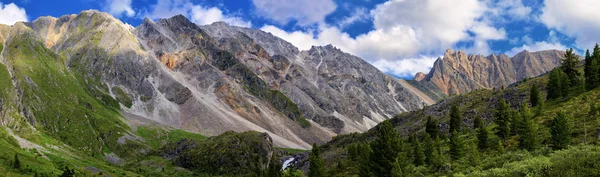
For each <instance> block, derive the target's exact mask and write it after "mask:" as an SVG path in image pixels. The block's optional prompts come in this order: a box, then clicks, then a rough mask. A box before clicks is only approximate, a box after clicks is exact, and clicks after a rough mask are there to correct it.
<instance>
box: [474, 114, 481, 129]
mask: <svg viewBox="0 0 600 177" xmlns="http://www.w3.org/2000/svg"><path fill="white" fill-rule="evenodd" d="M482 124H483V120H482V119H481V117H480V116H477V117H475V120H473V129H476V128H479V126H481V125H482Z"/></svg>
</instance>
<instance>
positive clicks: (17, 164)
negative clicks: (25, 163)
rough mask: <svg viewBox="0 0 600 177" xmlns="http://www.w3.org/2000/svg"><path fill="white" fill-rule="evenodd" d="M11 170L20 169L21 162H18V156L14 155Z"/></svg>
mask: <svg viewBox="0 0 600 177" xmlns="http://www.w3.org/2000/svg"><path fill="white" fill-rule="evenodd" d="M13 168H15V169H20V168H21V161H20V160H19V155H18V154H15V161H14V162H13Z"/></svg>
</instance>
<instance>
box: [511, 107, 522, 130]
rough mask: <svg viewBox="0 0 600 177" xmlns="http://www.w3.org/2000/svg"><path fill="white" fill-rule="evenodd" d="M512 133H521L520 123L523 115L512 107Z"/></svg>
mask: <svg viewBox="0 0 600 177" xmlns="http://www.w3.org/2000/svg"><path fill="white" fill-rule="evenodd" d="M509 111H510V134H511V135H518V134H519V124H520V123H521V115H520V114H519V112H517V111H515V110H514V109H510V110H509Z"/></svg>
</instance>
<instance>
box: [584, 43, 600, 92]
mask: <svg viewBox="0 0 600 177" xmlns="http://www.w3.org/2000/svg"><path fill="white" fill-rule="evenodd" d="M596 45H597V44H596ZM596 47H597V46H596ZM598 62H600V61H599V60H598V58H597V57H592V55H591V54H590V51H589V50H586V51H585V67H584V73H583V74H584V76H585V88H586V89H587V90H592V89H594V88H596V87H598V85H600V73H599V72H600V71H599V70H600V63H598Z"/></svg>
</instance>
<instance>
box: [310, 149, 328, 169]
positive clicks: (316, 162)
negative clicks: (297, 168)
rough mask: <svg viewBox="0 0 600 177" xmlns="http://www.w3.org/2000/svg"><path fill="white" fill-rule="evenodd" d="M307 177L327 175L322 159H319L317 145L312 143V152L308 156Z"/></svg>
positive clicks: (319, 153)
mask: <svg viewBox="0 0 600 177" xmlns="http://www.w3.org/2000/svg"><path fill="white" fill-rule="evenodd" d="M309 162H310V166H309V168H308V169H309V172H308V176H309V177H324V176H326V175H327V173H326V172H325V166H324V163H323V159H322V158H321V150H320V148H319V146H317V144H315V143H313V146H312V151H311V153H310V156H309Z"/></svg>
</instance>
